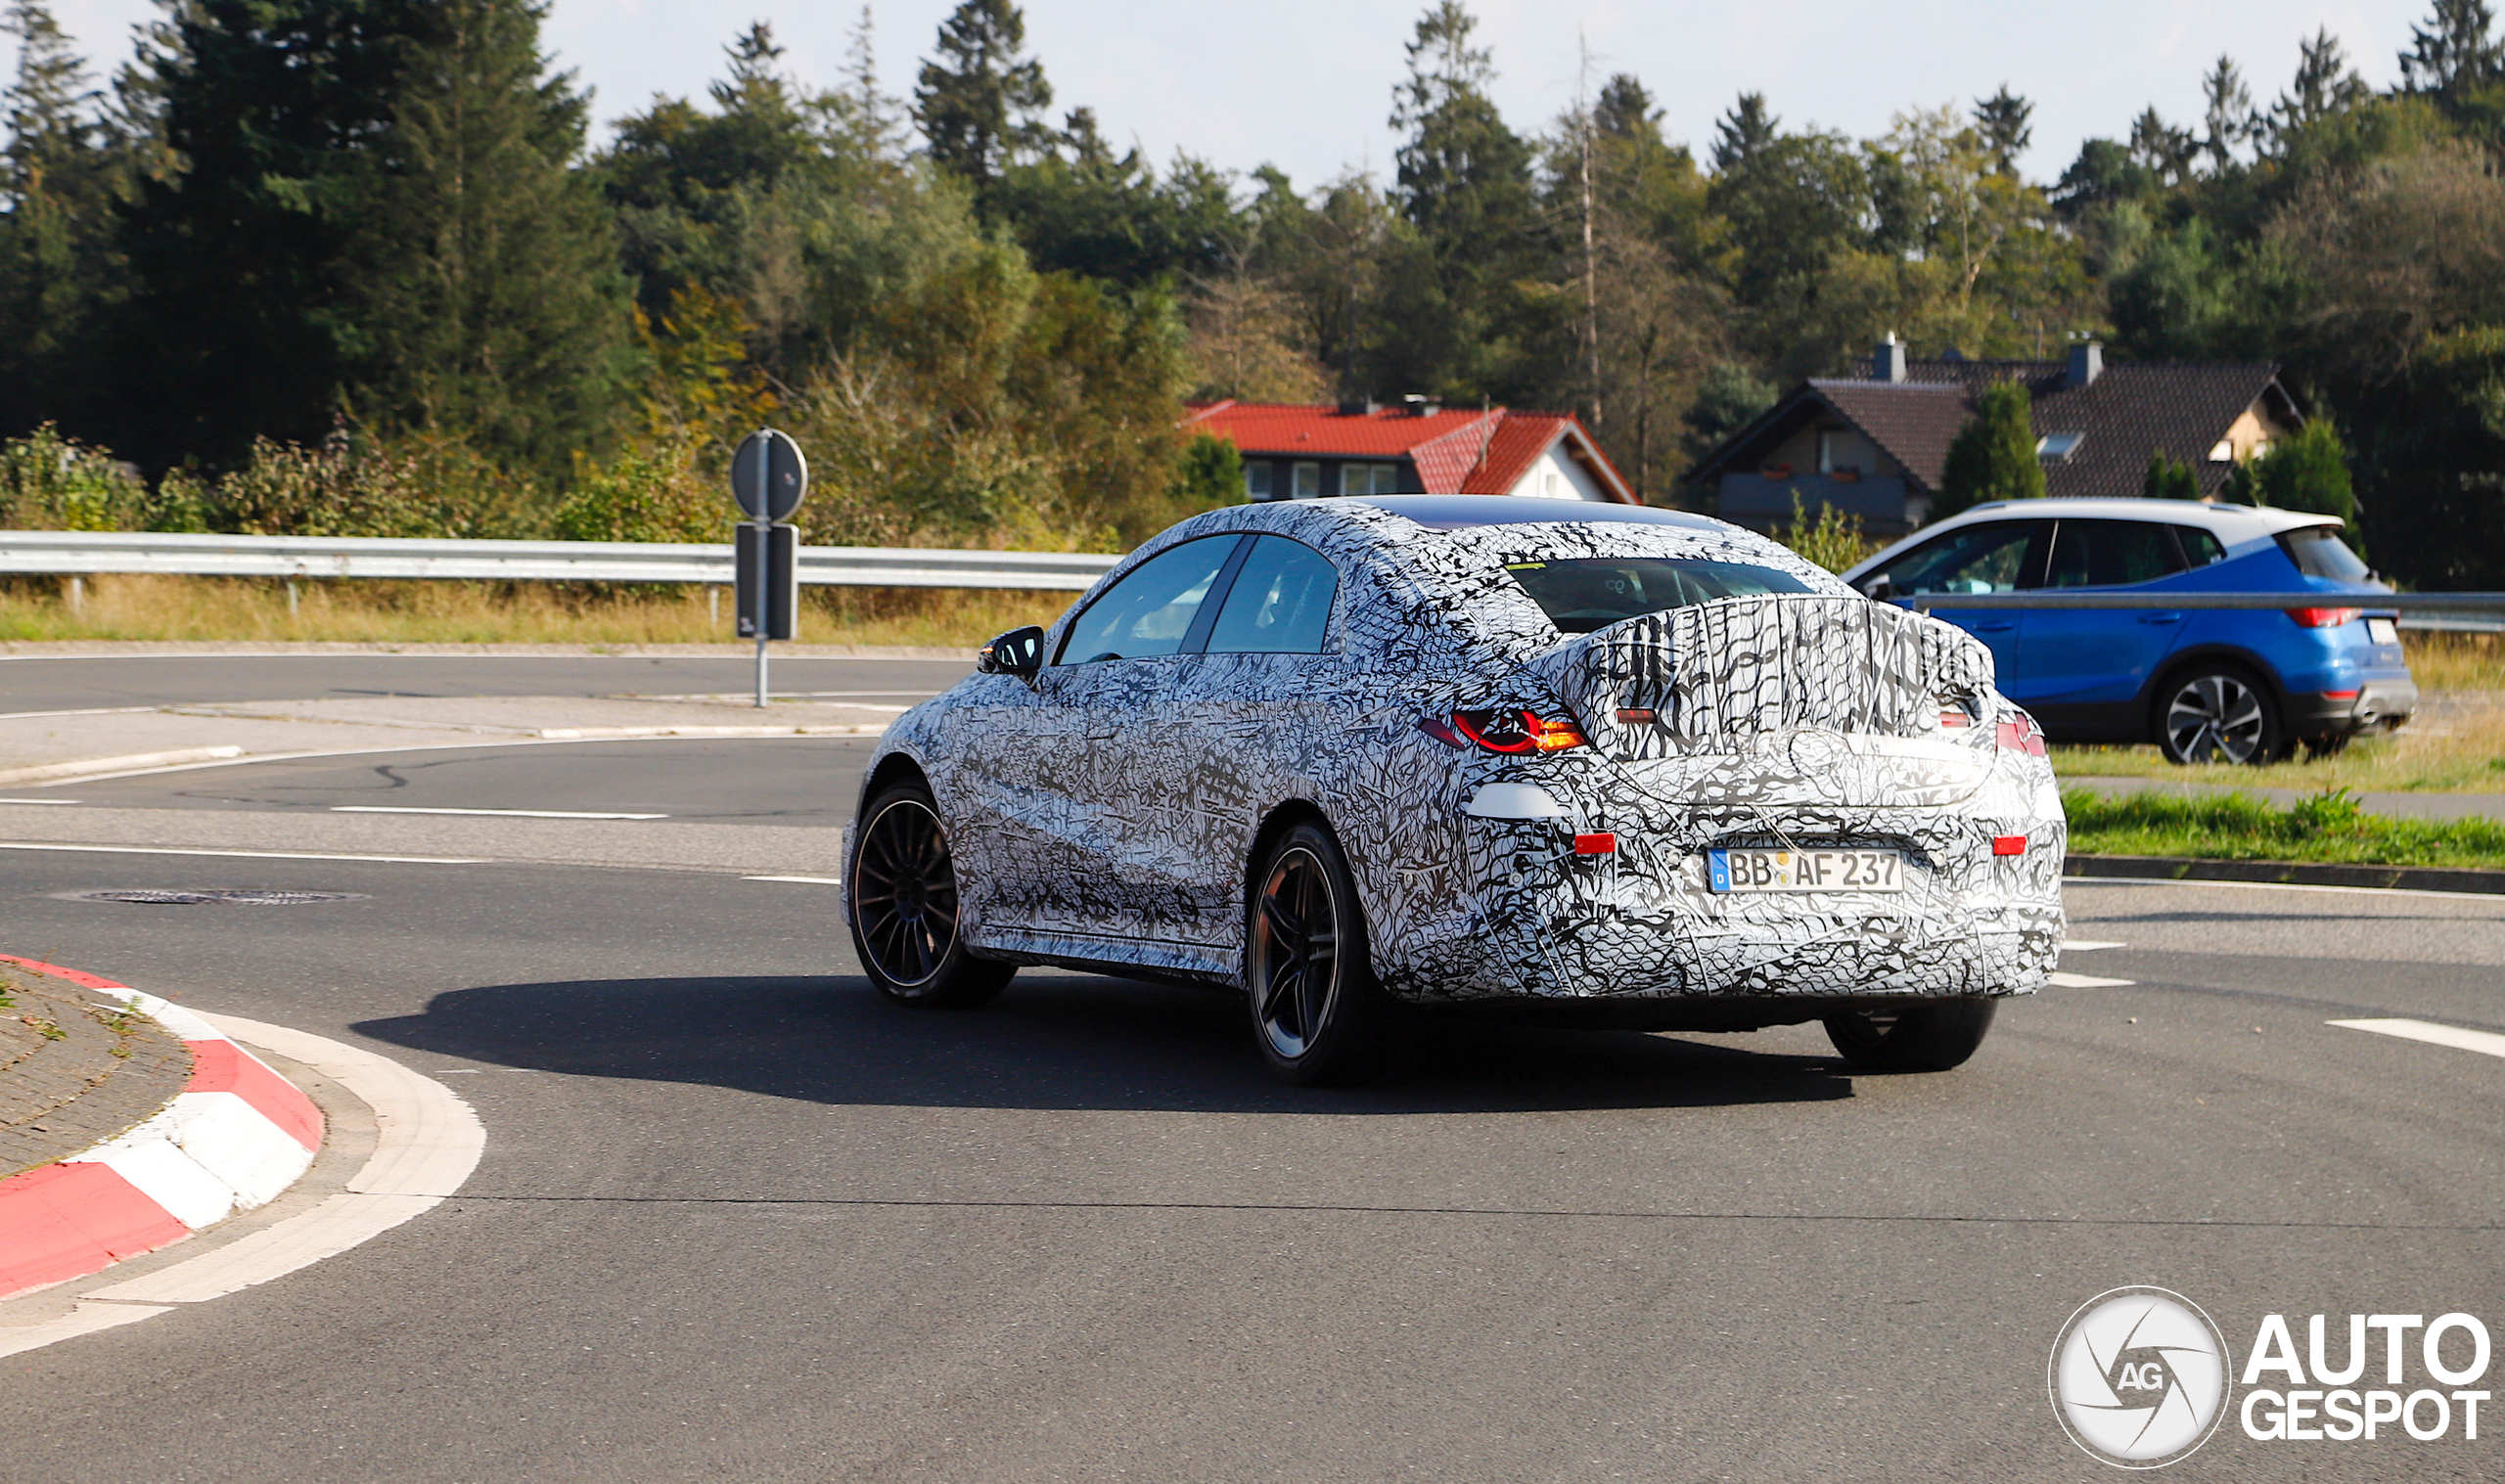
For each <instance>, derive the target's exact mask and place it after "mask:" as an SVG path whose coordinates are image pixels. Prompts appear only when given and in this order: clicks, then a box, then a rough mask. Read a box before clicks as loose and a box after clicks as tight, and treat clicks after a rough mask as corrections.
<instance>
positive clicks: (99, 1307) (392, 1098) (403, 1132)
mask: <svg viewBox="0 0 2505 1484" xmlns="http://www.w3.org/2000/svg"><path fill="white" fill-rule="evenodd" d="M209 1018H210V1019H211V1020H212V1021H213V1022H214V1023H215V1024H216V1026H217V1028H218V1029H219V1030H220V1031H223V1032H224V1033H226V1034H227V1035H230V1036H232V1037H234V1038H235V1039H236V1040H238V1041H242V1042H246V1043H248V1044H250V1045H252V1046H257V1047H261V1048H263V1049H265V1050H268V1051H273V1052H276V1053H278V1054H279V1055H281V1056H283V1057H293V1058H295V1059H296V1060H297V1061H301V1062H303V1063H304V1064H305V1065H307V1066H309V1067H311V1068H313V1070H315V1071H317V1072H319V1073H321V1074H322V1075H323V1076H325V1077H328V1078H330V1079H331V1080H333V1081H334V1082H337V1083H339V1084H340V1085H341V1086H342V1087H343V1088H346V1089H347V1090H348V1091H349V1092H350V1093H352V1094H354V1095H355V1096H356V1097H358V1098H359V1099H362V1100H363V1101H364V1102H366V1103H367V1104H368V1105H369V1106H371V1107H372V1108H373V1109H374V1120H375V1124H376V1128H377V1133H376V1141H375V1147H374V1152H373V1154H372V1155H370V1156H368V1157H367V1159H366V1161H365V1167H364V1168H363V1169H361V1170H359V1171H357V1173H356V1175H355V1176H354V1177H353V1178H352V1179H350V1180H349V1181H348V1183H347V1189H346V1190H345V1191H343V1192H341V1193H339V1194H337V1195H334V1196H332V1197H331V1198H330V1199H328V1200H325V1201H323V1202H322V1203H321V1204H320V1205H317V1206H315V1207H314V1208H313V1209H311V1210H309V1211H305V1212H303V1213H301V1214H299V1215H296V1216H291V1217H289V1218H287V1219H286V1220H285V1221H282V1222H279V1223H277V1224H276V1225H274V1226H270V1227H266V1228H263V1229H262V1230H260V1231H258V1232H254V1233H252V1234H251V1236H249V1237H239V1238H237V1239H236V1240H234V1241H231V1242H228V1243H226V1244H225V1245H223V1246H220V1247H216V1248H212V1249H211V1250H209V1251H206V1252H203V1253H202V1254H201V1255H199V1256H198V1257H194V1258H190V1259H188V1260H186V1261H183V1262H178V1263H175V1264H173V1265H171V1266H169V1267H164V1268H159V1270H157V1271H156V1272H154V1273H150V1274H147V1275H145V1276H143V1277H139V1278H134V1279H130V1280H127V1281H125V1282H117V1283H110V1284H107V1285H106V1286H104V1287H102V1288H96V1289H92V1290H90V1291H88V1292H85V1293H81V1294H79V1295H78V1300H79V1302H78V1304H77V1307H76V1308H75V1309H74V1310H72V1311H71V1312H70V1313H69V1314H68V1315H67V1316H65V1317H63V1318H61V1319H57V1320H52V1321H50V1322H48V1323H45V1324H41V1325H31V1326H28V1327H24V1328H21V1329H13V1330H0V1356H8V1355H18V1354H22V1353H23V1352H25V1351H28V1350H34V1349H38V1348H40V1347H42V1346H45V1345H50V1344H55V1343H57V1342H59V1341H62V1340H66V1339H71V1338H74V1337H76V1336H78V1335H81V1334H92V1333H94V1332H96V1331H97V1330H99V1329H109V1328H112V1327H115V1326H117V1325H127V1324H133V1323H136V1322H138V1321H140V1320H143V1319H151V1318H154V1317H155V1316H157V1315H159V1314H164V1313H167V1312H169V1310H170V1309H172V1308H173V1307H176V1306H179V1305H182V1304H196V1303H200V1302H203V1301H205V1300H207V1299H212V1298H217V1297H220V1296H221V1295H224V1294H228V1293H232V1292H234V1291H236V1290H237V1289H239V1288H249V1287H251V1286H253V1285H254V1284H256V1283H265V1282H269V1281H270V1280H272V1279H274V1278H284V1277H286V1276H287V1275H288V1274H290V1273H293V1272H295V1271H296V1270H297V1269H299V1268H304V1267H309V1266H311V1265H312V1264H314V1263H317V1262H320V1261H321V1260H322V1259H323V1258H326V1257H331V1256H334V1255H336V1254H338V1253H341V1252H344V1251H346V1250H347V1249H348V1248H350V1247H353V1246H355V1245H356V1244H357V1243H359V1242H361V1241H364V1240H366V1239H368V1238H369V1237H377V1236H380V1235H382V1234H383V1233H385V1232H387V1231H389V1230H391V1229H392V1228H393V1227H396V1226H398V1225H400V1224H401V1223H402V1222H404V1221H407V1220H409V1219H410V1218H411V1217H413V1216H417V1215H420V1214H422V1213H424V1212H426V1211H428V1210H430V1209H432V1208H433V1207H434V1206H435V1205H437V1204H439V1203H440V1202H442V1201H443V1200H444V1199H445V1198H446V1197H447V1196H450V1195H451V1194H453V1193H454V1192H457V1191H459V1190H460V1189H461V1186H462V1184H463V1182H465V1181H467V1180H468V1179H469V1178H470V1173H471V1171H473V1170H475V1169H477V1168H478V1156H479V1155H480V1154H481V1153H482V1152H484V1150H485V1148H486V1145H487V1135H486V1130H485V1129H484V1128H483V1127H481V1126H480V1124H479V1122H478V1114H477V1113H475V1112H473V1111H472V1110H471V1108H470V1104H468V1103H466V1102H462V1101H461V1100H460V1099H459V1098H458V1097H456V1096H454V1094H453V1092H452V1090H451V1089H450V1088H448V1087H445V1086H444V1085H443V1084H442V1083H440V1082H436V1081H434V1080H433V1078H430V1077H423V1076H420V1075H419V1074H418V1073H416V1072H413V1071H411V1070H409V1069H408V1068H407V1067H405V1066H402V1065H401V1064H400V1063H399V1062H397V1061H393V1060H391V1059H390V1058H389V1057H378V1056H376V1055H375V1054H374V1053H372V1052H369V1051H364V1050H361V1049H359V1048H357V1047H353V1046H346V1045H343V1044H342V1043H340V1042H337V1041H333V1040H330V1039H328V1038H326V1037H322V1036H315V1035H309V1034H307V1033H305V1032H303V1031H299V1030H291V1029H289V1028H288V1027H286V1026H283V1025H264V1024H262V1023H260V1022H258V1021H255V1020H244V1019H238V1018H236V1017H234V1016H231V1015H213V1016H210V1017H209Z"/></svg>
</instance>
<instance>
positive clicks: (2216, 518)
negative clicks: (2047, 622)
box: [1843, 496, 2346, 582]
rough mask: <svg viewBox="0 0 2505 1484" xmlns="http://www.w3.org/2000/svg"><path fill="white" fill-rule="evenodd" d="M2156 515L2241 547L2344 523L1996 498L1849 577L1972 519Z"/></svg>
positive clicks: (2120, 502) (1868, 561) (2267, 512)
mask: <svg viewBox="0 0 2505 1484" xmlns="http://www.w3.org/2000/svg"><path fill="white" fill-rule="evenodd" d="M2063 518H2068V519H2073V520H2152V521H2163V522H2164V523H2166V524H2168V525H2197V526H2200V527H2202V528H2203V529H2205V530H2207V531H2209V533H2210V534H2211V535H2213V536H2215V537H2217V538H2218V543H2219V544H2220V545H2221V546H2224V547H2226V548H2227V550H2228V551H2229V552H2230V553H2235V551H2236V548H2238V547H2240V546H2245V545H2247V544H2248V543H2251V542H2255V541H2263V540H2267V539H2269V538H2270V537H2272V536H2276V535H2277V534H2279V533H2280V532H2281V531H2292V530H2297V529H2299V528H2300V527H2303V526H2308V525H2344V524H2346V521H2344V520H2342V519H2341V518H2340V517H2338V516H2317V515H2313V514H2311V513H2310V512H2306V511H2297V510H2279V509H2276V508H2275V507H2271V506H2266V505H2265V506H2253V505H2211V504H2209V502H2207V501H2203V500H2150V499H2118V498H2117V499H2097V498H2084V497H2076V496H2052V497H2049V498H2046V499H2041V500H1994V501H1992V502H1991V503H1989V504H1987V505H1978V506H1976V507H1975V508H1974V509H1972V510H1965V511H1960V512H1958V513H1957V514H1956V515H1953V516H1951V517H1948V518H1947V519H1945V520H1938V521H1935V522H1933V523H1932V524H1930V525H1926V526H1924V527H1923V528H1922V529H1920V530H1917V531H1915V532H1913V533H1912V534H1911V535H1908V536H1906V537H1905V538H1904V539H1903V540H1901V541H1898V542H1896V543H1894V544H1893V545H1891V546H1890V547H1888V548H1887V549H1885V550H1884V551H1880V552H1876V553H1873V554H1872V555H1871V556H1869V557H1866V558H1864V559H1863V560H1861V561H1860V562H1855V563H1854V564H1853V565H1852V567H1851V568H1850V569H1849V570H1847V571H1845V572H1844V573H1843V577H1844V580H1845V581H1846V582H1857V581H1859V580H1860V579H1861V575H1862V574H1863V573H1864V572H1867V571H1870V570H1873V569H1875V568H1877V567H1878V566H1880V565H1881V564H1882V563H1883V562H1888V561H1890V560H1892V559H1893V558H1895V557H1896V556H1897V555H1898V554H1900V553H1902V552H1905V551H1909V550H1911V549H1912V548H1914V547H1916V546H1919V545H1921V544H1922V543H1923V542H1926V541H1929V540H1931V539H1932V538H1933V537H1935V536H1936V535H1939V534H1940V533H1941V532H1943V531H1953V530H1956V529H1959V528H1960V527H1963V526H1968V525H1986V524H1990V523H1992V522H1995V521H2001V520H2055V519H2063Z"/></svg>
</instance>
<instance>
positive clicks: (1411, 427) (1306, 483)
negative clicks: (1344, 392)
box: [1183, 398, 1642, 505]
mask: <svg viewBox="0 0 2505 1484" xmlns="http://www.w3.org/2000/svg"><path fill="white" fill-rule="evenodd" d="M1183 428H1184V431H1186V432H1187V433H1207V434H1210V435H1212V436H1215V437H1221V438H1225V439H1227V440H1228V441H1230V442H1232V443H1233V444H1234V445H1235V448H1236V452H1237V453H1238V454H1240V455H1241V456H1242V457H1243V460H1244V488H1245V493H1246V494H1247V495H1248V496H1249V497H1250V498H1252V499H1254V500H1306V499H1316V498H1320V497H1323V496H1329V495H1395V494H1396V495H1524V496H1528V497H1531V498H1536V499H1545V500H1601V501H1614V502H1616V503H1617V504H1620V505H1638V504H1641V503H1642V502H1641V501H1639V500H1637V499H1636V498H1635V491H1634V488H1633V487H1632V486H1631V485H1629V484H1628V483H1627V482H1626V480H1625V478H1624V477H1623V476H1622V475H1620V474H1619V473H1618V472H1617V468H1616V467H1615V466H1613V465H1612V464H1611V463H1610V462H1609V456H1608V455H1606V454H1604V453H1602V452H1601V450H1600V445H1599V444H1597V443H1595V442H1593V441H1592V435H1591V433H1590V432H1588V431H1587V430H1585V428H1584V427H1583V425H1582V424H1581V423H1580V422H1579V421H1577V420H1576V419H1575V418H1574V416H1573V415H1572V414H1571V413H1562V412H1515V411H1513V410H1511V409H1509V408H1503V407H1483V408H1459V409H1451V410H1447V409H1445V408H1443V407H1441V406H1439V405H1437V404H1436V403H1435V402H1432V401H1427V400H1425V399H1422V398H1412V399H1410V400H1409V401H1408V402H1406V403H1405V404H1403V405H1402V406H1399V407H1381V406H1377V405H1376V404H1374V403H1372V402H1343V403H1341V404H1340V405H1338V406H1336V407H1334V406H1330V405H1328V404H1325V405H1321V406H1302V405H1293V404H1281V403H1274V402H1237V401H1231V400H1230V401H1224V402H1207V403H1197V404H1194V405H1193V407H1192V408H1191V409H1190V414H1189V416H1187V417H1186V418H1185V419H1184V423H1183Z"/></svg>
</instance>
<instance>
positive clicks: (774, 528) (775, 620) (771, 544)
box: [731, 427, 809, 706]
mask: <svg viewBox="0 0 2505 1484" xmlns="http://www.w3.org/2000/svg"><path fill="white" fill-rule="evenodd" d="M808 492H809V461H808V460H807V459H806V458H804V457H803V456H802V455H801V453H800V445H799V444H797V443H796V442H794V441H793V440H792V435H791V434H790V433H786V432H780V431H777V430H776V429H774V428H771V427H762V428H759V429H757V430H756V431H755V432H752V433H751V434H749V435H748V437H747V439H746V440H745V441H743V442H742V443H741V444H740V447H739V452H737V453H736V454H733V455H732V456H731V496H732V498H733V499H736V500H737V501H739V503H740V514H742V515H744V516H746V517H748V519H747V520H745V521H743V522H741V524H740V525H739V526H738V527H737V528H736V529H734V530H733V532H732V554H733V558H734V560H733V562H732V567H733V572H734V576H735V586H736V596H737V603H736V605H735V607H737V608H738V609H739V632H740V637H741V638H743V639H753V640H755V641H756V703H757V704H758V705H759V706H762V705H764V704H765V703H766V697H765V646H766V642H767V641H768V640H773V639H790V638H791V637H792V636H793V635H794V634H795V633H797V631H798V624H799V617H800V533H799V531H798V530H797V528H795V527H793V526H791V525H787V524H785V523H784V517H787V516H789V515H791V514H792V512H794V511H796V510H798V509H799V508H800V497H801V496H803V495H805V494H807V493H808Z"/></svg>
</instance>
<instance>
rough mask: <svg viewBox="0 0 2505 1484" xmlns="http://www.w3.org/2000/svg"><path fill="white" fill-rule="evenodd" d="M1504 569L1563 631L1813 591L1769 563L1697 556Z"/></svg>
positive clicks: (1602, 559)
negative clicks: (1730, 600)
mask: <svg viewBox="0 0 2505 1484" xmlns="http://www.w3.org/2000/svg"><path fill="white" fill-rule="evenodd" d="M1505 570H1506V571H1508V572H1511V573H1513V575H1514V580H1515V581H1516V582H1519V583H1521V584H1522V586H1523V591H1524V592H1526V593H1528V594H1529V595H1530V601H1531V602H1533V603H1536V604H1538V605H1539V607H1540V611H1541V612H1544V613H1546V614H1547V615H1548V621H1549V622H1551V623H1553V624H1555V625H1557V631H1558V632H1559V633H1561V634H1588V633H1590V632H1591V631H1592V630H1594V629H1605V628H1607V627H1609V626H1610V625H1611V624H1613V623H1616V622H1617V621H1618V620H1619V619H1622V618H1633V617H1636V616H1637V615H1639V614H1643V613H1658V612H1661V611H1662V609H1664V608H1684V607H1695V606H1696V605H1697V604H1700V603H1711V602H1713V601H1714V600H1715V599H1717V598H1755V597H1758V596H1760V595H1762V594H1765V593H1806V592H1809V591H1811V589H1810V587H1809V585H1808V584H1807V583H1805V582H1802V581H1801V580H1800V579H1799V578H1798V577H1795V576H1793V575H1792V574H1791V573H1789V572H1778V571H1776V570H1775V569H1774V568H1772V567H1770V566H1752V565H1750V564H1749V563H1747V562H1708V561H1706V560H1705V559H1703V558H1690V557H1578V558H1575V559H1573V560H1571V561H1566V562H1507V563H1506V564H1505Z"/></svg>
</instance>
